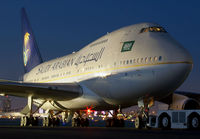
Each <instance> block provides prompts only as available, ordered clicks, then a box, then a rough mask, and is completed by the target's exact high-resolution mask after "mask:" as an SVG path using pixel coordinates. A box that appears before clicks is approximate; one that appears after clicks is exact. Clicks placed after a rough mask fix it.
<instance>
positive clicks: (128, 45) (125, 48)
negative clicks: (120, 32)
mask: <svg viewBox="0 0 200 139" xmlns="http://www.w3.org/2000/svg"><path fill="white" fill-rule="evenodd" d="M134 43H135V41H128V42H124V44H123V46H122V49H121V52H126V51H131V49H132V47H133V44H134Z"/></svg>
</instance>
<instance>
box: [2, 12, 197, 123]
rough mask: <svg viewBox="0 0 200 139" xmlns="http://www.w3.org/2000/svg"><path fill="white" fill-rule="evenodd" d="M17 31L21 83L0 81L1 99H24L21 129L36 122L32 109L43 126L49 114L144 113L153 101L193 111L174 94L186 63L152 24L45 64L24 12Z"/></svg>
mask: <svg viewBox="0 0 200 139" xmlns="http://www.w3.org/2000/svg"><path fill="white" fill-rule="evenodd" d="M22 30H23V38H24V40H23V60H24V71H25V74H24V76H23V81H6V80H1V81H0V90H1V94H2V95H12V96H20V97H26V98H28V103H27V106H26V107H25V108H24V109H23V110H22V113H23V114H24V116H23V117H22V118H21V125H22V126H26V125H29V124H32V125H33V124H34V123H35V122H36V121H37V120H34V119H35V118H34V116H33V114H34V112H33V111H32V105H33V104H35V105H37V106H38V108H42V109H44V110H46V113H49V116H47V117H46V118H44V119H43V125H44V126H49V125H50V124H51V123H53V122H54V121H55V120H54V119H53V117H52V114H51V113H50V111H57V112H58V113H59V112H69V113H70V114H73V113H74V112H77V111H80V110H84V109H86V108H87V107H89V108H92V109H93V110H111V109H112V110H116V109H121V108H125V107H129V106H132V105H138V106H140V107H143V108H144V109H141V111H142V112H144V111H145V110H146V109H148V107H149V106H150V104H151V103H152V102H153V101H155V100H157V101H161V102H165V103H167V104H170V107H171V108H175V109H186V108H199V103H198V101H197V100H195V99H194V98H189V97H187V95H182V94H181V93H179V94H175V93H174V91H175V90H176V89H177V88H178V87H179V86H180V85H181V84H182V83H183V82H184V80H185V79H186V78H187V76H188V74H189V73H190V71H191V69H192V65H193V62H192V57H191V56H190V54H189V53H188V51H187V50H186V49H185V48H183V47H182V46H181V45H180V44H179V43H178V42H177V41H176V40H174V39H173V38H172V37H171V36H170V35H169V33H168V32H167V31H166V30H165V29H164V28H163V27H161V26H160V25H158V24H154V23H140V24H135V25H131V26H126V27H123V28H120V29H118V30H115V31H113V32H111V33H108V34H106V35H104V36H102V37H101V38H99V39H97V40H95V41H93V42H91V43H90V44H88V45H87V46H85V47H83V48H82V49H81V50H79V51H77V52H74V53H72V54H69V55H66V56H63V57H60V58H56V59H53V60H50V61H43V59H42V56H41V54H40V51H39V49H38V46H37V43H36V40H35V37H34V35H33V31H32V29H31V26H30V23H29V21H28V18H27V15H26V13H25V9H22ZM191 104H192V105H191ZM70 114H69V115H70ZM63 115H64V114H63ZM64 116H66V117H67V114H66V115H64ZM68 117H70V116H68ZM50 121H51V122H50ZM111 121H112V120H111Z"/></svg>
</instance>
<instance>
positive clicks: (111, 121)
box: [106, 107, 125, 127]
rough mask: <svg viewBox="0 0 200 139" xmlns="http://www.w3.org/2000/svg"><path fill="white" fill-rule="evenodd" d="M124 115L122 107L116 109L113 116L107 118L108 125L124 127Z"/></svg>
mask: <svg viewBox="0 0 200 139" xmlns="http://www.w3.org/2000/svg"><path fill="white" fill-rule="evenodd" d="M124 125H125V124H124V116H123V114H122V112H121V108H120V107H119V109H118V110H115V111H114V113H113V117H112V118H108V119H107V120H106V127H124Z"/></svg>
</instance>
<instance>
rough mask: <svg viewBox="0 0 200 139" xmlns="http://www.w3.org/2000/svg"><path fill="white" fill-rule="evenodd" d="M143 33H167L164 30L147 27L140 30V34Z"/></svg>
mask: <svg viewBox="0 0 200 139" xmlns="http://www.w3.org/2000/svg"><path fill="white" fill-rule="evenodd" d="M143 32H165V33H166V32H167V31H166V30H165V29H164V28H162V27H147V28H142V29H141V31H140V33H143Z"/></svg>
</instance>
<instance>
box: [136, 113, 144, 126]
mask: <svg viewBox="0 0 200 139" xmlns="http://www.w3.org/2000/svg"><path fill="white" fill-rule="evenodd" d="M142 125H143V123H142V118H141V117H139V116H137V117H136V118H135V128H136V129H142Z"/></svg>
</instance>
